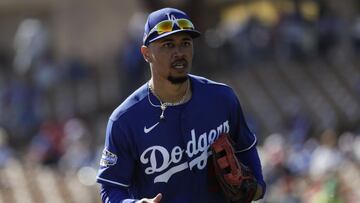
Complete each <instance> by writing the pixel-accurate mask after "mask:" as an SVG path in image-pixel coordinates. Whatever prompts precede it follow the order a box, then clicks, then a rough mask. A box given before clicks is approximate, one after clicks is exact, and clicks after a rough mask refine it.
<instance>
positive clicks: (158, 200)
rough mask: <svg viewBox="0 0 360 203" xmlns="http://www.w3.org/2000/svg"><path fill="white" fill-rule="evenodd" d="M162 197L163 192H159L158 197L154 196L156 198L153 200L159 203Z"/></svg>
mask: <svg viewBox="0 0 360 203" xmlns="http://www.w3.org/2000/svg"><path fill="white" fill-rule="evenodd" d="M161 198H162V194H161V193H159V194H157V195H156V197H154V199H152V200H153V202H154V203H159V202H160V201H161Z"/></svg>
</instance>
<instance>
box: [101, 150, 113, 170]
mask: <svg viewBox="0 0 360 203" xmlns="http://www.w3.org/2000/svg"><path fill="white" fill-rule="evenodd" d="M116 162H117V156H116V154H114V153H111V152H110V151H108V150H107V149H104V151H103V153H102V156H101V160H100V166H104V167H109V166H113V165H115V164H116Z"/></svg>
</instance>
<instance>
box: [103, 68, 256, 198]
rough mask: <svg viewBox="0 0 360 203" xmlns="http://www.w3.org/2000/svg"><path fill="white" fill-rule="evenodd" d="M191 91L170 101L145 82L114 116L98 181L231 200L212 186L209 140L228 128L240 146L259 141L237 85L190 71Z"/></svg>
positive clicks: (138, 193) (144, 192) (135, 194)
mask: <svg viewBox="0 0 360 203" xmlns="http://www.w3.org/2000/svg"><path fill="white" fill-rule="evenodd" d="M189 79H190V82H191V91H192V97H191V99H190V100H189V101H187V102H186V103H183V104H180V105H176V106H168V107H167V108H166V110H165V112H164V116H165V119H160V114H161V113H162V110H161V108H160V107H159V106H160V102H159V100H158V99H157V98H156V97H155V96H154V95H153V94H152V93H151V91H149V88H148V85H147V84H144V85H143V86H142V87H140V88H139V89H138V90H136V91H135V92H134V93H133V94H132V95H131V96H129V97H128V98H127V99H126V100H125V101H124V102H123V103H122V104H121V105H120V106H119V107H118V108H117V109H116V110H115V111H114V112H113V113H112V115H111V116H110V119H109V122H108V126H107V131H106V141H105V147H104V151H103V154H102V158H101V163H100V169H99V174H98V177H97V181H98V182H99V183H101V184H103V185H109V186H114V187H121V188H122V187H124V188H126V189H127V190H128V191H129V194H130V195H132V198H134V199H141V198H143V197H147V198H152V197H155V195H156V194H157V193H162V194H163V198H162V200H161V202H162V203H163V202H165V203H166V202H171V203H178V202H179V203H180V202H182V203H183V202H208V203H212V202H214V203H215V202H216V203H219V202H226V201H225V198H224V196H223V195H222V194H221V193H220V192H213V191H211V189H210V188H209V184H210V182H211V181H212V182H213V181H214V179H215V177H213V176H212V177H209V175H208V167H207V166H208V164H209V163H208V156H209V152H210V148H209V146H210V145H211V143H213V142H214V140H216V139H217V138H218V136H219V135H220V134H221V133H229V134H230V135H231V137H232V139H233V140H234V141H235V142H236V146H235V150H236V151H238V152H241V151H247V150H249V149H250V148H252V147H253V146H254V145H255V144H256V137H255V135H254V134H253V133H252V132H251V131H250V130H249V128H248V126H247V124H246V122H245V120H244V116H243V113H242V110H241V107H240V103H239V101H238V99H237V96H236V94H235V93H234V92H233V90H232V89H231V88H230V87H229V86H227V85H224V84H220V83H215V82H213V81H210V80H208V79H205V78H202V77H198V76H194V75H189Z"/></svg>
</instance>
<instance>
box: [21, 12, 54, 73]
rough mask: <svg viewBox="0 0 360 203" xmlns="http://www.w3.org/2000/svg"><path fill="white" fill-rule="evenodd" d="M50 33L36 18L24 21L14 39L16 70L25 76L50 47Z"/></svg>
mask: <svg viewBox="0 0 360 203" xmlns="http://www.w3.org/2000/svg"><path fill="white" fill-rule="evenodd" d="M48 37H49V36H48V31H47V29H46V27H45V26H44V24H43V23H42V22H41V21H40V20H38V19H35V18H27V19H24V20H23V21H22V22H21V23H20V24H19V26H18V29H17V31H16V34H15V38H14V49H15V58H14V70H15V72H16V73H17V74H20V75H22V74H25V73H26V72H27V71H29V70H30V68H31V66H32V65H33V63H34V60H36V59H37V58H38V57H39V56H41V55H42V54H43V52H44V51H45V49H46V48H47V47H48V43H49V39H48Z"/></svg>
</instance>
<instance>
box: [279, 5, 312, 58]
mask: <svg viewBox="0 0 360 203" xmlns="http://www.w3.org/2000/svg"><path fill="white" fill-rule="evenodd" d="M296 5H297V4H296ZM276 46H277V50H276V51H277V57H278V58H279V59H287V60H289V59H290V60H294V59H295V60H303V59H305V58H306V57H308V56H309V55H311V54H314V49H315V32H314V29H313V27H312V26H311V24H310V23H309V22H307V21H306V20H305V19H304V17H303V16H302V14H301V12H300V10H299V8H298V6H295V10H294V11H293V12H292V13H290V14H286V13H282V14H281V17H280V22H279V23H278V25H277V36H276Z"/></svg>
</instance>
